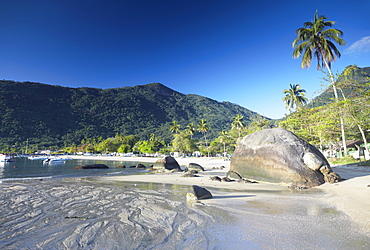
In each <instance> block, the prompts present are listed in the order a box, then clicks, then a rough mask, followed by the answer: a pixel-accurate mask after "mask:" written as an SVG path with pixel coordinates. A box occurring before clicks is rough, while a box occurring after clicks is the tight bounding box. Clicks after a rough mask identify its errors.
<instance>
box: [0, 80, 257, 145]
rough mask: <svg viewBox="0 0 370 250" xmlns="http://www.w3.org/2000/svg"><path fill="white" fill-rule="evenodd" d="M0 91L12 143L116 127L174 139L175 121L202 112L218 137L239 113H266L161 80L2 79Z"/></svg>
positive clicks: (53, 141) (98, 133)
mask: <svg viewBox="0 0 370 250" xmlns="http://www.w3.org/2000/svg"><path fill="white" fill-rule="evenodd" d="M0 92H1V94H2V96H4V97H5V98H3V99H2V100H0V108H1V110H0V114H1V116H2V117H3V119H2V125H1V127H0V137H1V141H0V143H2V144H4V143H5V144H7V145H10V144H14V143H21V142H24V141H26V140H29V141H32V142H34V143H41V144H43V145H45V147H46V146H48V145H60V144H62V143H65V144H66V143H76V144H77V143H79V142H80V141H81V140H82V139H86V138H97V137H103V138H108V137H111V136H114V135H115V134H116V133H120V134H123V135H130V134H135V135H138V136H140V137H141V138H143V139H147V138H148V136H149V134H152V133H154V134H155V135H156V136H159V137H161V138H163V139H171V138H172V135H171V133H170V131H169V127H170V126H171V123H172V121H174V120H176V121H178V123H179V124H180V125H181V129H184V128H185V127H186V125H188V124H189V123H194V125H195V126H196V124H197V123H198V122H199V120H200V119H202V118H204V119H206V120H207V122H208V124H209V127H210V131H209V136H210V137H217V136H218V133H219V132H221V131H222V130H223V129H226V130H228V129H229V128H230V125H231V122H232V118H233V117H234V116H235V115H236V114H241V115H243V116H244V121H245V123H246V124H248V123H250V122H251V121H252V120H253V119H257V118H260V117H262V116H261V115H259V114H257V113H256V112H254V111H251V110H249V109H247V108H244V107H242V106H240V105H237V104H232V103H230V102H219V101H217V100H213V99H211V98H208V97H203V96H200V95H196V94H182V93H180V92H177V91H175V90H173V89H171V88H169V87H167V86H165V85H163V84H161V83H149V84H144V85H136V86H130V87H120V88H109V89H99V88H89V87H79V88H70V87H62V86H59V85H49V84H44V83H35V82H15V81H6V80H1V81H0Z"/></svg>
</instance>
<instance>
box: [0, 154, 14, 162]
mask: <svg viewBox="0 0 370 250" xmlns="http://www.w3.org/2000/svg"><path fill="white" fill-rule="evenodd" d="M11 161H14V159H13V158H12V157H11V156H10V155H8V154H0V162H11Z"/></svg>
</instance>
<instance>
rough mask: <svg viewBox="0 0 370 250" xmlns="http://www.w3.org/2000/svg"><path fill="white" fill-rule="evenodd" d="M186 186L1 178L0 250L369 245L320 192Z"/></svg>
mask: <svg viewBox="0 0 370 250" xmlns="http://www.w3.org/2000/svg"><path fill="white" fill-rule="evenodd" d="M189 188H190V187H189V186H183V185H168V184H154V183H128V182H117V181H112V182H101V181H99V180H98V179H93V178H82V179H73V178H70V179H63V178H61V179H48V180H43V181H41V180H29V181H27V182H24V181H22V182H14V181H8V182H3V183H1V184H0V248H1V249H364V248H366V246H367V245H366V244H368V242H370V239H369V238H368V237H366V236H364V235H363V234H361V232H360V231H359V230H358V228H357V227H356V226H355V225H353V224H352V223H351V222H350V220H349V218H348V217H347V216H345V215H344V214H343V213H341V212H339V211H337V210H335V209H334V208H332V207H330V206H329V205H328V204H324V203H320V202H318V197H319V196H321V195H323V194H322V193H318V192H312V191H308V192H307V193H296V192H269V191H267V192H266V193H263V192H261V191H259V190H258V191H244V192H239V193H238V195H234V196H231V197H230V196H229V197H228V196H227V190H223V191H220V190H218V189H212V188H210V189H209V190H210V191H211V192H212V193H213V194H214V198H213V199H210V200H204V201H203V203H199V204H189V203H187V202H186V201H185V194H186V192H188V191H189ZM233 198H239V199H235V200H234V199H233ZM240 198H242V199H241V200H240ZM225 199H226V201H227V202H226V203H225V202H219V201H220V200H223V201H225Z"/></svg>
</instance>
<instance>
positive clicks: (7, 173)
mask: <svg viewBox="0 0 370 250" xmlns="http://www.w3.org/2000/svg"><path fill="white" fill-rule="evenodd" d="M123 159H124V158H123ZM138 163H141V162H129V161H127V162H126V161H103V160H67V161H66V162H65V163H53V164H43V163H42V161H41V160H34V161H31V160H29V159H27V158H16V159H15V160H14V162H0V181H6V180H20V179H22V180H25V179H37V178H44V179H45V178H63V177H91V176H103V175H117V174H138V173H142V172H145V171H143V170H141V169H136V168H116V166H118V165H126V166H127V167H129V166H133V165H134V166H135V165H137V164H138ZM87 164H105V165H107V166H108V167H109V169H74V167H77V166H80V165H87ZM142 164H143V165H145V166H149V165H151V164H152V163H142Z"/></svg>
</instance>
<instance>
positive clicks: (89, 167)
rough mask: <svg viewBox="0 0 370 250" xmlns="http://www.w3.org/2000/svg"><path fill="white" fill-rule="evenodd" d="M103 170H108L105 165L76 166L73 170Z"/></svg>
mask: <svg viewBox="0 0 370 250" xmlns="http://www.w3.org/2000/svg"><path fill="white" fill-rule="evenodd" d="M95 168H96V169H103V168H109V167H108V166H107V165H105V164H90V165H81V166H77V167H75V169H95Z"/></svg>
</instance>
